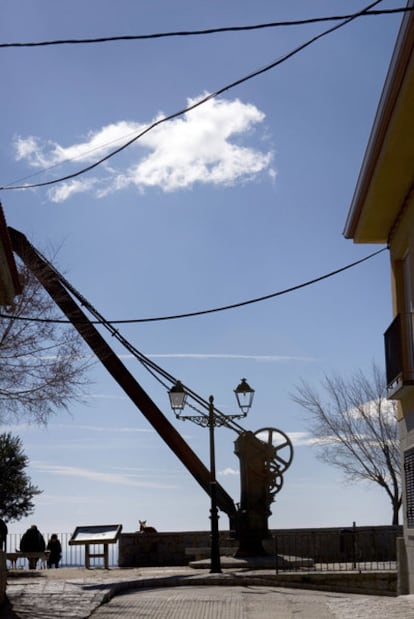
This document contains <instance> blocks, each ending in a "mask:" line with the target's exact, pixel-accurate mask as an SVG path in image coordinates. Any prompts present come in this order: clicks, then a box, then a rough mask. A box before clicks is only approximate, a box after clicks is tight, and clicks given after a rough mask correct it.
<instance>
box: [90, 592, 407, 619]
mask: <svg viewBox="0 0 414 619" xmlns="http://www.w3.org/2000/svg"><path fill="white" fill-rule="evenodd" d="M120 617H122V618H123V619H132V618H134V619H140V618H142V619H144V618H148V617H151V619H371V618H372V619H374V618H375V619H411V618H414V599H413V596H404V597H400V598H388V597H382V596H381V597H380V596H366V595H351V594H348V595H347V594H339V593H324V592H316V591H303V590H299V589H282V588H273V587H261V586H248V587H242V586H232V587H226V586H219V587H217V586H216V587H209V586H204V587H174V588H170V589H154V590H144V591H135V592H129V593H124V594H121V595H119V596H116V597H115V598H113V599H112V600H111V601H110V602H109V603H107V604H104V605H102V606H100V607H99V608H98V609H97V610H96V611H95V612H93V613H92V615H91V619H119V618H120Z"/></svg>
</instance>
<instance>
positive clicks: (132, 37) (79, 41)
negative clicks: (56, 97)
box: [0, 7, 414, 48]
mask: <svg viewBox="0 0 414 619" xmlns="http://www.w3.org/2000/svg"><path fill="white" fill-rule="evenodd" d="M413 10H414V7H399V8H396V9H377V10H371V11H366V12H364V13H361V14H360V15H359V16H360V17H368V16H369V17H372V16H378V15H392V14H394V13H406V12H408V11H413ZM352 16H353V14H352V13H351V14H346V15H330V16H325V17H310V18H306V19H291V20H285V21H276V22H268V23H264V24H254V25H249V26H223V27H218V28H203V29H201V30H178V31H173V32H155V33H150V34H124V35H118V36H117V35H114V36H107V37H88V38H74V39H52V40H49V41H25V42H11V43H0V48H7V47H47V46H52V45H87V44H94V43H95V44H96V43H113V42H115V41H142V40H148V39H163V38H171V37H188V36H200V35H209V34H219V33H224V32H248V31H251V30H263V29H266V28H281V27H289V26H304V25H308V24H317V23H322V22H327V21H339V20H341V19H349V18H350V17H352Z"/></svg>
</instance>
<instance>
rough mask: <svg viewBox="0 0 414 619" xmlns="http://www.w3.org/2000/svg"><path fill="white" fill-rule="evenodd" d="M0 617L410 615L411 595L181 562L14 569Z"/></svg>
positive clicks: (402, 618) (338, 618)
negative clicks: (284, 582)
mask: <svg viewBox="0 0 414 619" xmlns="http://www.w3.org/2000/svg"><path fill="white" fill-rule="evenodd" d="M7 596H8V599H9V600H10V608H8V609H2V610H3V612H2V611H1V610H0V617H2V618H3V619H29V618H30V619H86V618H87V617H91V619H115V618H118V617H122V618H128V617H130V618H131V619H132V618H134V619H136V618H139V617H148V616H151V617H153V618H154V619H155V618H157V619H187V618H188V619H190V618H191V619H198V618H200V619H201V618H203V619H209V618H210V617H211V618H212V619H213V617H214V618H217V619H233V618H234V619H236V617H237V619H268V618H269V617H272V619H291V618H293V617H294V618H295V619H371V618H372V619H388V618H391V617H392V618H393V619H411V618H412V619H414V596H412V595H409V596H401V597H398V598H393V597H382V596H368V595H356V594H344V593H332V592H326V593H325V592H320V591H309V590H307V591H305V590H301V589H285V588H282V587H280V586H275V585H274V584H273V585H272V577H271V575H269V573H265V572H260V571H257V570H256V571H254V570H252V571H238V572H235V571H231V570H226V571H224V573H223V574H209V572H208V570H196V571H195V570H193V569H191V568H189V567H171V568H133V569H129V568H128V569H118V568H114V569H111V570H104V569H94V570H86V569H83V568H81V569H77V568H63V569H58V570H56V569H52V570H36V571H34V572H29V571H26V570H24V571H23V570H16V571H15V572H9V574H8V586H7Z"/></svg>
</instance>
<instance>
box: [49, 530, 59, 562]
mask: <svg viewBox="0 0 414 619" xmlns="http://www.w3.org/2000/svg"><path fill="white" fill-rule="evenodd" d="M47 550H48V551H49V556H48V559H47V567H52V565H54V566H55V567H59V561H60V560H61V558H62V546H61V543H60V541H59V540H58V536H57V535H56V533H52V535H51V536H50V540H49V541H48V543H47Z"/></svg>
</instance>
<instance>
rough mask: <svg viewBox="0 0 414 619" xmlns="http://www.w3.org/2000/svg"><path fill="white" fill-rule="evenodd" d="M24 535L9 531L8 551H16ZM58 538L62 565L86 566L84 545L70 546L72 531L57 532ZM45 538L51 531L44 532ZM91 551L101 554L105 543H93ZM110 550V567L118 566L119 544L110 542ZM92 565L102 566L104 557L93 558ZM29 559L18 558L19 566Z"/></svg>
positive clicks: (46, 540) (47, 538) (48, 537)
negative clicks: (60, 546)
mask: <svg viewBox="0 0 414 619" xmlns="http://www.w3.org/2000/svg"><path fill="white" fill-rule="evenodd" d="M22 536H23V533H9V534H8V535H7V552H16V550H19V548H20V540H21V538H22ZM57 536H58V539H59V541H60V543H61V545H62V560H61V562H60V564H59V565H60V567H78V566H82V567H84V566H85V547H84V546H83V545H80V546H69V540H70V538H71V537H72V533H57ZM43 537H44V538H45V542H46V544H47V542H48V541H49V539H50V537H51V533H45V534H43ZM90 548H91V553H92V554H101V553H103V545H102V544H91V545H90ZM108 550H109V566H110V567H118V544H108ZM90 562H91V567H102V566H103V559H102V558H91V559H90ZM26 564H27V560H26V559H23V558H21V559H18V560H17V567H26Z"/></svg>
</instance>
